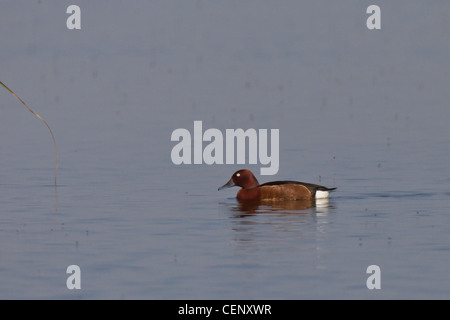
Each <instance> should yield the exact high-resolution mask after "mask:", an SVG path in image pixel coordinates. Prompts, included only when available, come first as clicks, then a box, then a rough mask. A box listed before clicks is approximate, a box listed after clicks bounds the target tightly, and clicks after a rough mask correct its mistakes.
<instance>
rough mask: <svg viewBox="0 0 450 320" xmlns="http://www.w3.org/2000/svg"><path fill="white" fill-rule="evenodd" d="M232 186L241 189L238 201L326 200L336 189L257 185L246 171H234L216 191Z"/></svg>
mask: <svg viewBox="0 0 450 320" xmlns="http://www.w3.org/2000/svg"><path fill="white" fill-rule="evenodd" d="M234 186H238V187H241V189H240V190H239V191H238V193H237V195H236V197H237V199H238V200H272V201H286V200H312V199H327V198H328V197H329V195H330V192H331V191H333V190H336V189H337V188H327V187H324V186H321V185H318V184H313V183H307V182H299V181H290V180H284V181H272V182H266V183H263V184H259V182H258V180H257V179H256V177H255V176H254V175H253V173H252V172H251V171H250V170H248V169H241V170H238V171H236V172H235V173H234V174H233V175H232V176H231V178H230V180H229V181H228V182H227V183H225V184H224V185H223V186H221V187H220V188H218V190H223V189H226V188H230V187H234Z"/></svg>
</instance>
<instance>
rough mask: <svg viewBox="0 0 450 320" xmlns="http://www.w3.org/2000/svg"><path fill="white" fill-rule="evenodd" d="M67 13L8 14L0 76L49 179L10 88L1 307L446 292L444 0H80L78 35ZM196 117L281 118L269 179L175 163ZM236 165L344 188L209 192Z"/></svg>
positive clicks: (1, 118)
mask: <svg viewBox="0 0 450 320" xmlns="http://www.w3.org/2000/svg"><path fill="white" fill-rule="evenodd" d="M70 4H74V3H70V2H67V1H35V2H30V3H28V4H27V5H23V4H22V3H20V4H19V3H17V2H16V1H3V2H2V4H1V7H2V8H1V10H0V30H2V32H1V33H0V81H2V82H4V83H5V84H6V85H8V86H9V87H10V88H11V89H12V90H13V91H15V92H16V93H17V94H18V95H19V96H20V97H21V98H22V99H23V100H25V101H26V102H27V103H28V105H29V106H30V107H31V108H32V109H33V110H34V111H36V112H37V113H38V114H39V115H41V116H42V117H43V118H44V119H45V120H46V121H47V122H48V123H49V125H50V126H51V128H52V130H53V132H54V134H55V138H56V141H57V144H58V151H59V173H58V180H57V181H58V185H57V187H56V188H55V186H54V185H53V174H54V164H55V159H54V151H53V144H52V141H51V137H50V134H49V132H48V130H47V128H46V127H45V125H44V124H43V123H42V122H40V121H39V120H38V119H36V118H35V117H34V116H33V115H32V114H31V113H30V112H28V111H27V110H26V108H25V107H24V106H23V105H22V104H21V103H20V102H19V101H18V100H17V99H16V98H15V97H14V96H12V95H11V94H10V93H9V92H8V91H6V90H5V89H4V88H3V87H0V164H1V166H0V298H2V299H342V298H344V299H361V298H362V299H428V298H430V299H449V298H450V278H449V276H448V269H449V267H450V174H449V169H450V166H449V164H450V161H449V160H450V152H449V150H450V139H449V137H450V126H449V122H450V107H449V101H450V90H448V83H449V77H450V65H449V63H448V57H449V56H450V36H449V34H450V33H449V32H450V28H449V24H448V21H449V14H450V4H449V3H444V2H438V1H432V2H429V3H428V2H427V3H424V2H421V1H396V2H395V3H391V2H390V1H377V3H372V2H367V1H356V0H354V1H339V2H330V1H301V2H300V1H284V0H283V1H276V2H274V1H207V0H203V1H202V0H198V1H151V2H149V1H132V3H128V2H127V3H111V2H110V1H77V5H79V6H80V8H81V29H80V30H68V29H67V28H66V19H67V18H68V17H69V15H68V14H67V13H66V9H67V7H68V6H69V5H70ZM370 4H378V5H379V6H380V8H381V30H372V31H371V30H368V29H367V27H366V19H367V17H368V16H369V15H368V14H366V8H367V7H368V6H369V5H370ZM195 120H201V121H203V128H204V130H206V129H208V128H217V129H219V130H221V131H222V132H225V130H226V129H237V128H244V129H247V128H255V129H262V128H265V129H279V130H280V149H279V153H280V167H279V171H278V173H277V174H276V175H274V176H261V175H260V174H259V170H260V167H261V166H262V165H259V164H257V165H227V164H223V165H211V166H209V165H206V164H199V165H181V166H177V165H174V164H173V163H172V160H171V150H172V148H173V146H174V145H175V144H176V143H175V142H172V141H171V139H170V138H171V133H172V132H173V130H175V129H177V128H185V129H187V130H189V131H190V132H191V133H192V132H193V126H194V121H195ZM240 168H249V169H251V170H253V172H254V173H255V175H256V176H257V177H258V179H259V181H260V182H267V181H271V180H286V179H290V180H301V181H308V182H312V183H320V184H323V185H326V186H329V187H333V186H336V187H338V189H337V191H336V192H334V193H333V195H332V197H331V199H330V201H329V202H328V203H321V204H319V203H318V204H317V205H316V206H315V207H310V208H304V207H302V206H301V205H300V204H298V203H294V204H292V203H285V204H279V205H276V206H259V207H249V206H245V205H242V204H240V203H238V202H237V201H236V199H235V198H234V197H235V194H236V192H237V190H238V189H237V188H232V189H226V190H222V191H220V192H219V191H217V187H219V186H221V185H223V184H224V183H225V182H227V181H228V179H229V178H230V176H231V175H232V173H233V172H234V171H235V170H237V169H240ZM70 265H78V266H79V267H80V270H81V277H80V279H81V289H79V290H77V289H73V290H69V289H68V288H67V286H66V280H67V278H68V277H69V275H68V274H66V269H67V267H68V266H70ZM370 265H377V266H379V267H380V270H381V276H380V280H381V289H373V290H369V289H368V288H367V286H366V280H367V279H368V277H369V274H367V273H366V269H367V267H368V266H370Z"/></svg>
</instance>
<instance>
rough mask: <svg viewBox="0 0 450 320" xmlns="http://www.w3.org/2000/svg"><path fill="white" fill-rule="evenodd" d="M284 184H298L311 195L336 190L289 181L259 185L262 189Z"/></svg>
mask: <svg viewBox="0 0 450 320" xmlns="http://www.w3.org/2000/svg"><path fill="white" fill-rule="evenodd" d="M284 184H300V185H302V186H305V187H306V188H308V189H309V190H311V191H312V192H313V194H315V192H316V190H320V191H333V190H335V189H336V188H327V187H324V186H321V185H318V184H314V183H307V182H300V181H290V180H283V181H272V182H266V183H263V184H260V185H259V186H260V187H264V186H279V185H284Z"/></svg>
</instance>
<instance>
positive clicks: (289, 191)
mask: <svg viewBox="0 0 450 320" xmlns="http://www.w3.org/2000/svg"><path fill="white" fill-rule="evenodd" d="M259 190H260V199H261V200H305V199H311V198H312V194H311V191H310V190H309V189H308V188H307V187H305V186H303V185H300V184H280V185H268V186H262V187H259Z"/></svg>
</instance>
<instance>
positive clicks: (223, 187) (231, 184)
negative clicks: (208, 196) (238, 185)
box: [217, 179, 235, 190]
mask: <svg viewBox="0 0 450 320" xmlns="http://www.w3.org/2000/svg"><path fill="white" fill-rule="evenodd" d="M234 186H235V184H234V182H233V179H230V180H229V181H228V182H227V183H225V184H224V185H223V186H221V187H220V188H219V189H217V190H222V189H226V188H231V187H234Z"/></svg>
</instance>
